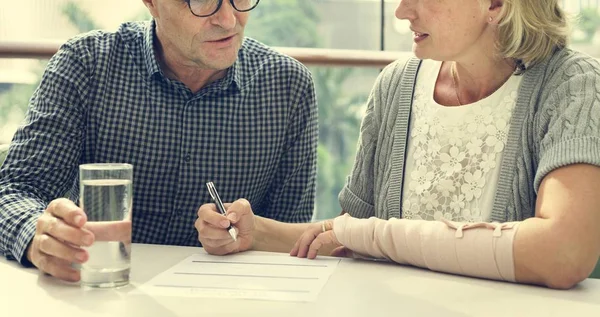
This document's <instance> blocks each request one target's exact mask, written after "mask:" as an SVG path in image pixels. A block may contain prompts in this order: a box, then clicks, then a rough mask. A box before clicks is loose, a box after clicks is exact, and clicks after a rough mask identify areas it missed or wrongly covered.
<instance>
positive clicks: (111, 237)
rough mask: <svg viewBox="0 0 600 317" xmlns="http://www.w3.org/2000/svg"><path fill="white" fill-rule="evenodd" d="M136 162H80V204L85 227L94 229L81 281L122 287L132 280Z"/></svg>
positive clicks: (84, 284) (86, 283) (85, 283)
mask: <svg viewBox="0 0 600 317" xmlns="http://www.w3.org/2000/svg"><path fill="white" fill-rule="evenodd" d="M132 182H133V166H132V165H131V164H124V163H93V164H83V165H80V166H79V194H80V196H79V197H80V206H81V208H82V209H83V211H84V212H85V214H86V215H87V223H86V224H85V226H84V228H86V229H88V230H90V231H91V232H92V233H94V236H95V240H94V243H93V244H92V245H91V246H90V247H87V248H86V249H87V251H88V252H89V259H88V261H87V262H85V263H83V264H82V265H81V285H83V286H89V287H101V288H106V287H119V286H124V285H127V284H129V272H130V266H131V265H130V260H131V205H132V202H133V199H132V198H133V195H132V194H133V185H132Z"/></svg>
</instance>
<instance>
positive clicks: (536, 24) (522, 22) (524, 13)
mask: <svg viewBox="0 0 600 317" xmlns="http://www.w3.org/2000/svg"><path fill="white" fill-rule="evenodd" d="M568 37H569V21H568V17H567V15H566V13H565V11H563V9H562V8H561V7H560V6H559V4H558V0H504V3H503V6H502V12H501V14H500V22H499V24H498V49H499V50H500V54H501V55H502V56H504V57H505V58H512V59H514V60H516V61H517V64H518V65H519V67H520V68H521V69H522V70H524V69H525V67H530V66H532V65H535V64H537V63H539V62H541V61H543V60H544V59H546V58H548V57H549V56H550V55H551V54H552V53H553V52H554V51H555V50H556V49H559V48H563V47H565V46H567V42H568Z"/></svg>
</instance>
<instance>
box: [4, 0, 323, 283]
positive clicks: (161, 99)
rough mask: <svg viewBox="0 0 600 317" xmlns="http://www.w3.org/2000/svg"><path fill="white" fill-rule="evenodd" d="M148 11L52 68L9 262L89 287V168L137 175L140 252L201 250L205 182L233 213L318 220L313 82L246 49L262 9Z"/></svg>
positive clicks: (11, 213) (19, 170) (13, 151)
mask: <svg viewBox="0 0 600 317" xmlns="http://www.w3.org/2000/svg"><path fill="white" fill-rule="evenodd" d="M144 3H145V4H146V6H147V7H148V9H149V10H150V12H151V14H152V16H153V17H154V19H153V21H152V22H148V23H125V24H123V25H122V26H121V27H120V28H119V30H118V31H116V32H114V33H108V32H100V31H95V32H91V33H87V34H84V35H81V36H78V37H76V38H74V39H71V40H69V41H68V42H67V43H66V44H64V45H63V46H62V47H61V49H60V50H59V52H58V53H57V54H56V55H55V56H54V57H52V59H51V60H50V62H49V64H48V67H47V69H46V71H45V73H44V75H43V77H42V80H41V83H40V85H39V87H38V89H37V90H36V92H35V93H34V95H33V97H32V98H31V101H30V109H29V111H28V113H27V117H26V120H25V123H24V124H23V125H22V127H21V128H20V129H19V130H18V132H17V133H16V135H15V136H14V139H13V142H12V144H11V146H10V152H9V154H8V157H7V159H6V162H5V163H4V165H3V166H2V168H1V169H0V253H1V254H2V255H4V256H5V257H7V258H9V259H16V260H18V261H20V262H21V263H22V264H23V265H34V266H36V267H38V268H39V269H40V270H42V271H44V272H47V273H49V274H51V275H53V276H56V277H58V278H60V279H64V280H69V281H77V280H79V278H80V275H79V272H78V271H76V270H74V269H72V268H71V263H82V262H85V261H86V260H87V259H88V258H89V254H87V252H86V251H85V250H83V249H80V248H78V247H74V246H88V245H90V244H91V243H92V241H93V234H91V233H90V232H89V231H87V230H85V229H83V226H84V223H85V221H86V218H85V214H84V213H83V211H82V210H81V209H80V208H78V207H77V205H76V203H75V202H77V200H78V193H79V189H78V188H79V184H78V166H79V164H83V163H90V162H123V163H131V164H133V166H134V181H133V188H134V189H133V242H138V243H155V244H173V245H187V246H200V243H199V241H198V232H197V229H196V228H195V227H194V222H195V221H196V220H197V218H198V215H197V211H198V209H199V207H200V206H201V205H203V204H206V203H209V202H211V200H210V196H209V194H208V192H207V189H206V186H205V183H206V182H208V181H213V182H214V183H215V184H216V186H217V188H218V190H219V193H220V195H221V198H222V199H223V201H224V202H234V204H247V203H248V202H249V203H250V205H251V207H252V209H253V211H254V212H255V213H256V214H258V215H261V216H263V217H266V218H272V219H275V220H279V221H285V222H308V221H310V219H311V217H312V213H313V204H314V196H315V174H316V150H317V133H318V130H317V106H316V100H315V99H316V98H315V92H314V87H313V82H312V79H311V76H310V73H309V71H308V70H307V69H306V68H305V67H304V66H303V65H302V64H300V63H299V62H297V61H296V60H293V59H292V58H289V57H286V56H284V55H282V54H279V53H277V52H275V51H273V50H271V49H269V48H268V47H266V46H265V45H263V44H261V43H259V42H257V41H255V40H253V39H250V38H244V37H243V30H244V25H245V24H246V21H247V19H248V14H249V13H248V11H250V10H251V9H253V8H254V7H255V6H256V5H257V4H258V1H257V0H232V1H228V0H224V1H204V0H189V1H172V0H168V1H166V0H144ZM213 4H215V5H213ZM211 5H213V6H211ZM59 197H68V198H69V199H64V198H63V199H60V198H59ZM240 198H244V199H240ZM36 227H37V231H36Z"/></svg>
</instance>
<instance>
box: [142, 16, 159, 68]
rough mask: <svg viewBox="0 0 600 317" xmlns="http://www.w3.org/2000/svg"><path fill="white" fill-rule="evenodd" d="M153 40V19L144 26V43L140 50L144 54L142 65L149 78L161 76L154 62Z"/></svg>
mask: <svg viewBox="0 0 600 317" xmlns="http://www.w3.org/2000/svg"><path fill="white" fill-rule="evenodd" d="M155 40H156V22H155V21H154V19H152V20H151V21H150V23H148V24H146V29H145V32H144V43H143V48H142V50H143V52H144V53H143V54H144V63H145V64H146V69H147V70H148V76H149V77H152V76H153V75H154V74H156V73H158V74H160V75H162V71H161V70H160V67H159V66H158V61H157V60H156V54H154V41H155Z"/></svg>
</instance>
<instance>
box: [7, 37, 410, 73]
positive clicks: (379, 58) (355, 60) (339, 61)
mask: <svg viewBox="0 0 600 317" xmlns="http://www.w3.org/2000/svg"><path fill="white" fill-rule="evenodd" d="M62 44H63V42H60V41H0V58H36V59H48V58H50V57H52V55H54V54H55V53H56V52H57V51H58V49H59V48H60V46H61V45H62ZM274 49H275V50H277V51H279V52H281V53H284V54H286V55H289V56H291V57H293V58H295V59H297V60H298V61H300V62H301V63H303V64H305V65H320V66H347V67H375V68H383V67H385V66H386V65H388V64H389V63H391V62H393V61H394V60H396V59H398V58H399V57H401V56H402V55H406V54H407V53H406V52H387V51H366V50H341V49H323V48H296V47H274Z"/></svg>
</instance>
